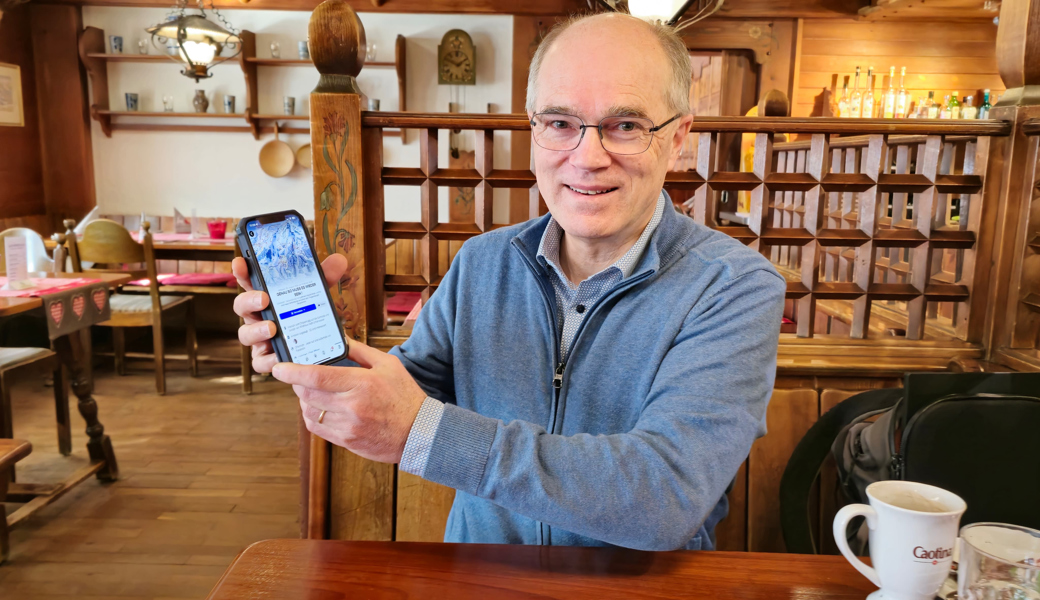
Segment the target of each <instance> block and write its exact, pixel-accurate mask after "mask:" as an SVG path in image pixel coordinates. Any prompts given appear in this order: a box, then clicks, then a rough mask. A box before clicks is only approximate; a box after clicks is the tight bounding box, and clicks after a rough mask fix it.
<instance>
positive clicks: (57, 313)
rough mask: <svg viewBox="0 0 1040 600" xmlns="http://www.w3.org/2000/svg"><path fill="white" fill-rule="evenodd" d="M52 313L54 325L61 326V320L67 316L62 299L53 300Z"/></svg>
mask: <svg viewBox="0 0 1040 600" xmlns="http://www.w3.org/2000/svg"><path fill="white" fill-rule="evenodd" d="M50 313H51V319H52V320H53V321H54V326H55V327H61V320H62V319H63V318H65V303H64V302H62V301H61V300H55V301H54V302H51V306H50Z"/></svg>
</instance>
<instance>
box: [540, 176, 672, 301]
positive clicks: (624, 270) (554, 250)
mask: <svg viewBox="0 0 1040 600" xmlns="http://www.w3.org/2000/svg"><path fill="white" fill-rule="evenodd" d="M667 203H668V197H667V196H666V195H665V193H664V190H662V191H661V194H660V195H659V196H658V197H657V208H655V209H654V215H653V216H652V217H650V222H649V223H647V224H646V227H644V228H643V233H642V234H640V236H639V239H637V240H636V243H635V244H632V247H631V248H629V249H628V252H625V254H624V256H622V257H621V258H619V259H617V261H615V262H614V264H612V265H610V266H609V267H607V268H606V269H603V271H600V273H603V272H605V271H609V270H610V269H617V270H618V271H620V272H621V276H622V278H624V277H628V276H629V275H631V274H632V272H633V271H634V270H635V268H636V265H637V264H639V259H640V258H642V256H643V253H644V251H645V250H646V247H647V245H648V244H649V243H650V236H652V235H653V233H654V230H656V229H657V226H658V224H660V222H661V219H662V217H663V216H664V209H665V206H666V204H667ZM562 239H563V228H562V227H560V224H559V223H557V222H556V219H554V218H552V217H551V216H550V217H549V223H548V224H547V225H546V226H545V231H544V232H543V233H542V240H541V242H539V244H538V254H537V257H538V260H539V262H541V263H542V264H543V265H545V264H546V263H548V264H549V265H550V266H551V267H552V268H553V270H555V271H556V272H557V274H559V275H560V277H562V278H565V276H564V274H563V269H562V267H560V240H562ZM596 275H599V273H596ZM593 277H595V275H594V276H593ZM579 283H580V282H579Z"/></svg>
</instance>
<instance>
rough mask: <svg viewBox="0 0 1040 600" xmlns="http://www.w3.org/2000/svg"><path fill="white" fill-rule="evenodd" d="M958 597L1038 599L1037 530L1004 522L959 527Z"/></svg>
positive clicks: (964, 599)
mask: <svg viewBox="0 0 1040 600" xmlns="http://www.w3.org/2000/svg"><path fill="white" fill-rule="evenodd" d="M957 597H958V598H959V599H960V600H1040V531H1037V530H1035V529H1029V528H1028V527H1019V526H1017V525H1005V524H1003V523H973V524H971V525H968V526H966V527H964V528H963V529H961V552H960V561H958V564H957Z"/></svg>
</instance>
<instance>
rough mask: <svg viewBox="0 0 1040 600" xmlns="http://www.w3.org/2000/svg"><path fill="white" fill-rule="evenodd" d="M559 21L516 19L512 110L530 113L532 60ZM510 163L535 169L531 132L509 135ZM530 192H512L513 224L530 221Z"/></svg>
mask: <svg viewBox="0 0 1040 600" xmlns="http://www.w3.org/2000/svg"><path fill="white" fill-rule="evenodd" d="M553 23H555V20H553V19H546V18H539V17H514V18H513V62H512V73H511V78H512V82H513V95H512V99H511V101H510V110H511V111H512V112H513V113H526V112H527V71H528V68H530V66H531V58H532V57H533V56H534V51H535V50H536V49H537V48H538V42H539V41H541V39H542V36H544V35H545V34H546V33H548V32H549V28H551V27H552V25H553ZM509 157H510V158H509V161H510V163H511V164H510V167H509V168H511V169H529V168H531V166H532V165H531V132H530V131H512V132H510V133H509ZM529 202H530V192H529V190H525V189H523V188H513V189H510V190H509V223H522V222H524V221H526V220H527V219H528V218H529V214H528V213H529V210H528V204H529Z"/></svg>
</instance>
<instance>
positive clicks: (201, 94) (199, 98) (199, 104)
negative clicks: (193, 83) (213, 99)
mask: <svg viewBox="0 0 1040 600" xmlns="http://www.w3.org/2000/svg"><path fill="white" fill-rule="evenodd" d="M191 103H192V105H193V106H194V107H195V112H198V113H204V112H206V111H207V110H208V109H209V100H208V99H206V90H195V99H194V100H192V101H191Z"/></svg>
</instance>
